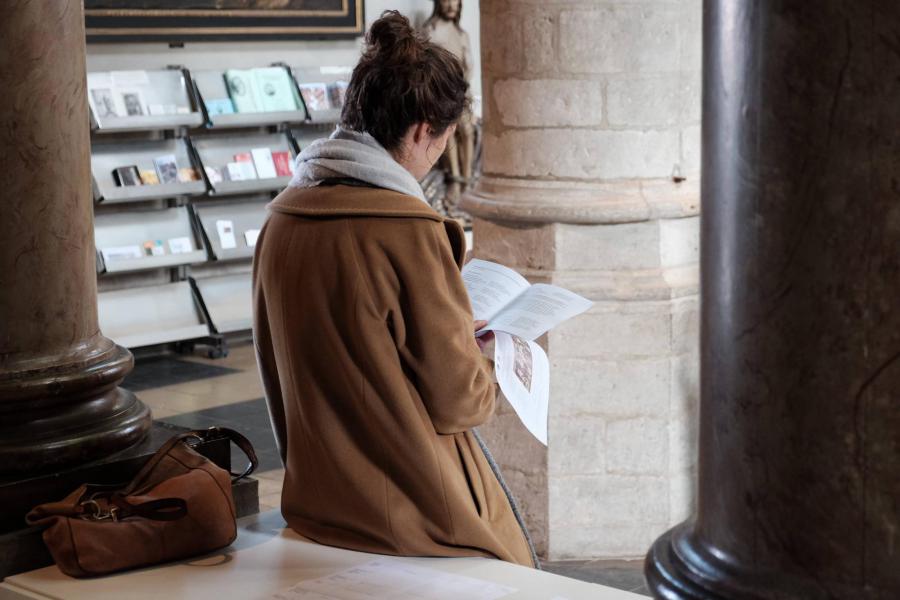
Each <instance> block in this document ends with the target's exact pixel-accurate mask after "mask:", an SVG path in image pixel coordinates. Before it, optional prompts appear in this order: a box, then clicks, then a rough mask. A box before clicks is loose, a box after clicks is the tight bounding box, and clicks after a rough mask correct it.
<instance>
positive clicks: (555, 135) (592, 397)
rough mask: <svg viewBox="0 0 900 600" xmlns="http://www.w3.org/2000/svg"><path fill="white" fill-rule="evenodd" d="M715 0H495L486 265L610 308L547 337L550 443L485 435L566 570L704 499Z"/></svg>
mask: <svg viewBox="0 0 900 600" xmlns="http://www.w3.org/2000/svg"><path fill="white" fill-rule="evenodd" d="M700 16H701V7H700V2H699V1H696V0H689V1H687V2H680V3H673V2H670V1H667V0H648V1H646V2H641V3H622V2H613V1H599V2H596V1H569V2H564V3H559V2H555V3H543V2H536V1H533V2H532V1H521V0H519V1H497V2H482V3H481V28H482V29H481V44H482V80H483V88H484V93H485V96H484V132H485V138H484V162H483V164H484V167H483V171H484V174H483V176H482V178H481V179H480V181H479V183H478V185H477V187H476V188H475V190H474V191H473V193H472V194H470V195H468V196H467V197H466V198H465V199H464V207H465V209H466V210H468V211H469V212H470V213H472V214H473V215H474V217H475V221H474V239H475V247H474V254H475V256H478V257H480V258H484V259H487V260H494V261H497V262H501V263H504V264H507V265H509V266H511V267H513V268H515V269H517V270H519V271H520V272H522V273H523V274H525V275H526V276H527V277H528V278H529V279H530V280H531V281H533V282H552V283H555V284H558V285H561V286H563V287H566V288H569V289H572V290H574V291H576V292H578V293H580V294H582V295H584V296H586V297H588V298H590V299H592V300H594V301H595V303H596V304H595V306H594V308H593V309H592V310H591V311H590V312H589V313H587V314H585V315H583V316H580V317H578V318H577V319H574V320H572V321H570V322H568V323H566V324H565V325H563V326H561V327H559V328H558V329H556V330H554V331H552V332H550V333H549V335H547V336H546V337H545V338H544V339H543V340H542V342H543V344H544V346H545V347H546V348H547V350H548V354H549V356H550V361H551V369H552V371H551V400H550V433H549V438H550V441H549V446H548V447H547V448H544V447H543V446H541V445H540V444H539V443H538V442H537V441H535V440H534V439H532V438H531V437H530V436H529V434H528V433H527V432H526V431H525V430H524V428H523V427H522V426H521V425H520V423H519V422H518V420H517V418H516V416H515V414H514V413H512V412H511V410H510V409H509V408H508V406H505V405H501V408H500V409H499V412H498V414H497V416H496V418H495V419H494V420H493V422H492V423H491V424H489V425H488V426H486V427H484V428H483V429H482V433H483V434H484V435H485V437H486V438H487V439H488V441H489V443H490V444H491V446H492V449H493V450H494V453H495V455H496V457H497V458H498V460H499V462H500V463H501V466H502V468H503V469H504V472H505V474H506V476H507V479H508V480H509V481H510V484H511V487H512V488H513V491H514V492H515V493H516V495H517V496H518V497H519V499H520V502H521V503H522V504H523V506H524V512H525V514H526V519H527V520H528V522H529V524H530V526H531V528H532V529H533V534H534V537H535V539H536V545H537V547H538V550H539V552H540V553H541V554H542V555H544V556H546V557H549V558H551V559H562V558H623V557H626V558H635V557H640V556H643V554H644V553H645V551H646V548H647V547H648V546H649V545H650V543H652V541H653V540H654V539H655V538H656V537H657V536H658V535H660V534H661V533H662V532H663V531H665V530H666V529H667V528H668V527H670V526H671V525H673V524H674V523H677V522H678V521H680V520H681V519H683V518H684V517H685V516H686V515H687V514H688V513H689V511H690V507H691V505H692V501H693V481H694V467H695V458H694V457H695V453H696V445H695V443H694V441H693V440H694V431H695V423H696V414H695V410H696V404H697V397H698V393H697V387H698V382H697V371H698V363H699V359H698V356H697V353H698V348H697V323H698V288H699V281H698V277H699V276H698V273H699V269H698V256H697V252H698V250H697V242H698V236H699V219H698V212H699V134H700V128H699V124H700Z"/></svg>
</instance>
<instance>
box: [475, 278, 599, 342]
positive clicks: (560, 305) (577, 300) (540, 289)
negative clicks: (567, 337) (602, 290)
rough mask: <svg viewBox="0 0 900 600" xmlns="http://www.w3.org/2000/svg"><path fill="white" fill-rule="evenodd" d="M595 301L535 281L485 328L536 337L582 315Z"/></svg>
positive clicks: (529, 338)
mask: <svg viewBox="0 0 900 600" xmlns="http://www.w3.org/2000/svg"><path fill="white" fill-rule="evenodd" d="M593 304H594V303H593V302H591V301H590V300H588V299H587V298H584V297H582V296H579V295H578V294H576V293H575V292H570V291H569V290H566V289H563V288H561V287H558V286H555V285H547V284H543V283H536V284H534V285H533V286H531V287H530V288H528V290H527V291H525V293H523V294H521V295H520V296H519V297H518V298H516V299H515V300H513V301H512V302H511V303H510V304H509V305H507V306H506V307H505V308H503V310H501V311H500V314H498V315H496V316H494V317H492V318H491V319H489V323H488V325H487V327H485V329H492V330H494V331H505V332H506V333H510V334H512V335H517V336H519V337H521V338H524V339H526V340H534V339H537V338H539V337H540V336H542V335H543V334H544V333H546V332H547V331H549V330H551V329H553V328H554V327H556V326H557V325H559V324H560V323H562V322H563V321H566V320H568V319H571V318H572V317H574V316H576V315H579V314H581V313H583V312H584V311H586V310H587V309H589V308H590V307H591V306H593Z"/></svg>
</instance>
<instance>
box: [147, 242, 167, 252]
mask: <svg viewBox="0 0 900 600" xmlns="http://www.w3.org/2000/svg"><path fill="white" fill-rule="evenodd" d="M165 253H166V248H165V246H163V243H162V240H147V241H146V242H144V254H146V255H147V256H164V255H165Z"/></svg>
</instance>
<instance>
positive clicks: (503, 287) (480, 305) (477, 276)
mask: <svg viewBox="0 0 900 600" xmlns="http://www.w3.org/2000/svg"><path fill="white" fill-rule="evenodd" d="M462 278H463V283H465V285H466V290H467V291H468V292H469V299H470V301H471V302H472V313H473V316H474V317H475V320H476V321H480V320H484V321H490V320H491V319H492V318H493V317H494V315H496V314H497V313H498V312H499V311H500V309H502V308H503V307H504V306H506V305H507V304H509V303H510V302H512V301H513V300H514V299H515V298H516V296H518V295H519V294H521V293H522V292H524V291H525V290H527V289H528V288H529V287H530V285H531V284H529V283H528V280H527V279H525V278H524V277H522V276H521V275H519V274H518V273H516V272H515V271H513V270H512V269H510V268H507V267H504V266H503V265H498V264H497V263H492V262H488V261H486V260H479V259H477V258H474V259H472V260H470V261H469V262H468V263H467V264H466V266H465V267H463V270H462Z"/></svg>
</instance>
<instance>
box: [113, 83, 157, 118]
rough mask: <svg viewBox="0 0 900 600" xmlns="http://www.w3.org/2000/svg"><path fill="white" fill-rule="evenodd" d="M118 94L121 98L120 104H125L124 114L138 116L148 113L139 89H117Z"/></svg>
mask: <svg viewBox="0 0 900 600" xmlns="http://www.w3.org/2000/svg"><path fill="white" fill-rule="evenodd" d="M119 96H120V97H121V98H122V104H123V105H124V106H125V114H126V115H128V116H129V117H140V116H143V115H147V114H150V110H149V108H148V107H147V103H146V102H145V101H144V94H143V92H141V90H137V89H131V90H119Z"/></svg>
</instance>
